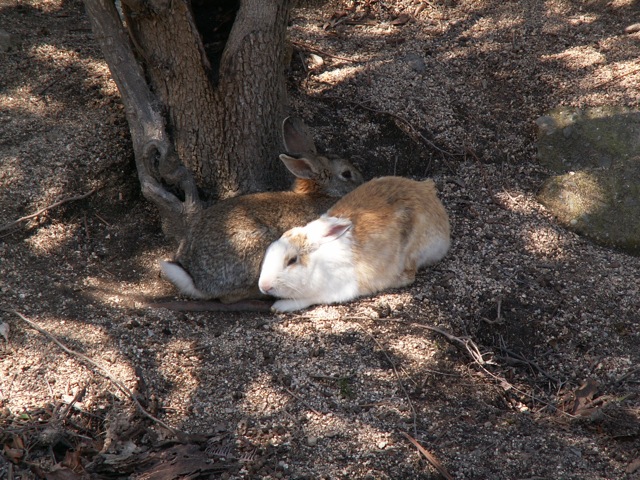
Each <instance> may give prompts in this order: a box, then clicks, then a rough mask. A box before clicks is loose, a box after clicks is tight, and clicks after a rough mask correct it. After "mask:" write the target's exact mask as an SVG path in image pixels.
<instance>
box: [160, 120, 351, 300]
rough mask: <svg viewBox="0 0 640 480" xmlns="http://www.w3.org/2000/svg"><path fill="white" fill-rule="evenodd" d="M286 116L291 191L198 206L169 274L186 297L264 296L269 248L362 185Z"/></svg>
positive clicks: (164, 264) (347, 165)
mask: <svg viewBox="0 0 640 480" xmlns="http://www.w3.org/2000/svg"><path fill="white" fill-rule="evenodd" d="M296 122H297V121H296V120H295V119H291V118H287V119H285V121H284V122H283V126H282V130H283V140H284V145H285V148H286V150H287V152H288V153H289V155H285V154H282V155H280V160H281V161H282V162H283V163H284V165H285V166H286V167H287V169H288V170H289V171H290V172H291V173H293V174H294V175H295V177H296V180H295V182H294V184H293V188H292V190H291V191H286V192H263V193H255V194H250V195H244V196H239V197H234V198H230V199H227V200H224V201H221V202H219V203H216V204H214V205H212V206H210V207H209V208H207V209H204V210H201V211H198V212H196V213H195V214H194V215H193V216H192V218H189V221H188V224H189V229H188V232H187V234H186V235H185V236H184V238H183V240H182V241H181V242H180V245H179V247H178V251H177V252H176V255H175V257H174V260H173V261H161V262H160V266H161V268H162V271H163V273H164V275H165V276H166V277H167V278H168V279H169V281H171V282H172V283H173V284H174V285H175V286H176V287H177V288H178V289H179V290H180V292H182V293H183V294H185V295H188V296H190V297H194V298H201V299H210V298H217V299H220V300H221V301H223V302H235V301H238V300H243V299H249V298H260V297H262V296H263V295H262V294H261V293H260V290H259V289H258V277H259V275H260V265H261V263H262V259H263V257H264V252H265V251H266V249H267V247H268V246H269V244H270V243H271V242H273V241H274V240H276V239H277V238H278V237H279V236H280V235H281V234H282V233H283V232H285V231H286V230H288V229H290V228H292V227H294V226H295V225H303V224H304V223H306V222H309V221H311V220H313V219H314V218H317V216H318V215H320V214H321V213H323V212H325V211H326V210H327V209H328V208H329V207H330V206H331V205H333V204H334V203H335V202H336V200H337V199H338V198H339V197H341V196H342V195H344V194H345V193H347V192H349V191H351V190H353V189H354V188H356V187H357V186H358V185H360V184H361V183H362V175H361V173H360V172H359V170H358V169H357V168H356V167H354V166H353V164H351V162H349V161H348V160H344V159H341V158H333V157H332V158H329V157H326V156H322V155H319V154H318V153H317V151H316V148H315V145H314V143H313V140H312V138H311V136H310V134H309V132H308V131H307V130H306V127H305V126H304V124H302V123H301V122H299V121H298V122H297V123H296Z"/></svg>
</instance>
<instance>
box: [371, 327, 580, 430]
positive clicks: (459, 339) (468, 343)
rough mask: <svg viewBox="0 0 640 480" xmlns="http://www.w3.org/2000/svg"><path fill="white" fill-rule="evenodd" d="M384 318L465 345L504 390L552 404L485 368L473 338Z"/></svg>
mask: <svg viewBox="0 0 640 480" xmlns="http://www.w3.org/2000/svg"><path fill="white" fill-rule="evenodd" d="M380 320H383V319H380ZM384 320H386V321H391V322H395V323H402V324H404V325H410V326H413V327H417V328H424V329H427V330H431V331H434V332H436V333H439V334H440V335H442V336H444V337H445V338H446V339H447V340H448V341H449V342H450V343H452V344H454V345H456V346H458V345H462V346H463V347H465V350H466V352H467V353H468V354H469V356H470V357H471V359H472V360H473V361H474V363H476V364H477V365H478V367H479V368H480V370H481V371H482V372H483V373H484V374H485V375H487V376H488V377H491V378H492V379H493V380H495V381H496V382H497V383H498V384H500V385H502V386H503V388H504V389H505V390H506V388H505V386H506V387H508V389H509V390H513V391H514V392H517V393H519V394H520V395H524V396H526V397H529V398H531V399H532V400H533V401H535V402H538V403H540V404H542V405H545V406H546V407H551V406H552V405H551V404H550V403H549V402H546V401H544V400H542V399H541V398H538V397H536V396H535V395H533V394H532V393H528V392H525V391H523V390H521V389H519V388H518V387H516V386H515V385H513V384H512V383H510V382H508V381H507V380H506V379H505V378H504V377H500V376H498V375H496V374H495V373H492V372H490V371H489V370H487V368H486V367H485V365H488V364H491V363H493V362H490V361H486V360H484V358H483V356H482V353H480V349H479V348H478V346H477V345H476V343H475V342H474V341H473V340H471V339H470V338H468V337H456V336H455V335H452V334H450V333H449V332H446V331H445V330H441V329H439V328H437V327H432V326H430V325H422V324H420V323H413V322H405V321H403V320H397V319H384ZM563 413H564V414H565V415H567V416H569V417H571V418H575V415H571V414H569V413H567V412H563Z"/></svg>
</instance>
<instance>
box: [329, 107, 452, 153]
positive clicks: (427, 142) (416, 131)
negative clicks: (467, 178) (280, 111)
mask: <svg viewBox="0 0 640 480" xmlns="http://www.w3.org/2000/svg"><path fill="white" fill-rule="evenodd" d="M317 98H320V99H327V100H337V101H340V102H346V103H350V104H352V105H356V106H358V107H360V108H363V109H365V110H369V111H370V112H374V113H380V114H382V115H388V116H390V117H393V118H395V119H396V120H398V121H399V122H400V123H403V124H404V125H406V126H407V127H409V130H410V131H411V132H413V133H414V134H415V135H416V136H418V137H419V138H420V140H422V141H423V142H424V143H426V144H427V145H429V146H430V147H431V148H433V149H434V150H437V151H439V152H440V153H442V154H444V155H449V156H451V157H454V156H459V155H460V154H456V153H451V152H448V151H446V150H443V149H442V148H440V147H438V146H437V145H436V144H435V143H433V142H432V141H431V140H429V139H428V138H427V137H425V136H424V135H422V133H420V131H419V130H418V129H417V128H416V127H414V126H413V124H412V123H411V122H409V120H407V119H405V118H403V117H401V116H400V115H396V114H395V113H391V112H387V111H386V110H378V109H377V108H373V107H369V106H368V105H365V104H364V103H360V102H356V101H354V100H347V99H346V98H340V97H337V96H333V95H323V96H321V97H317Z"/></svg>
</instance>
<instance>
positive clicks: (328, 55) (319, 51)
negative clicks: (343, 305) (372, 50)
mask: <svg viewBox="0 0 640 480" xmlns="http://www.w3.org/2000/svg"><path fill="white" fill-rule="evenodd" d="M291 43H292V44H293V45H295V46H296V47H298V48H300V49H303V50H308V51H310V52H313V53H319V54H320V55H325V56H327V57H331V58H335V59H338V60H343V61H345V62H349V63H364V62H363V61H362V60H354V59H352V58H346V57H340V56H338V55H334V54H333V53H329V52H326V51H324V50H320V49H319V48H316V47H312V46H310V45H306V44H304V43H302V42H291Z"/></svg>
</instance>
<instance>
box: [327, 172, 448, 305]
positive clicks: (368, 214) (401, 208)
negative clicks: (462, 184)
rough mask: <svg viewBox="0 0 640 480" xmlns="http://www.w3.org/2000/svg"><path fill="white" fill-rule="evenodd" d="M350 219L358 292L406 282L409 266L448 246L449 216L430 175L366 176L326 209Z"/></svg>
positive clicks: (438, 257) (422, 262)
mask: <svg viewBox="0 0 640 480" xmlns="http://www.w3.org/2000/svg"><path fill="white" fill-rule="evenodd" d="M327 214H328V215H329V216H335V217H342V218H349V219H350V220H351V221H352V222H353V232H352V235H353V239H354V263H355V267H356V271H357V274H358V279H359V281H360V283H361V290H362V293H363V294H365V293H373V292H376V291H379V290H382V289H385V288H389V287H397V286H403V285H406V284H408V283H411V282H412V281H413V279H414V276H415V271H416V270H417V269H418V268H420V267H422V266H425V265H431V264H434V263H436V262H438V261H439V260H441V259H442V258H443V257H444V256H445V254H446V253H447V251H448V249H449V244H450V226H449V217H448V215H447V213H446V210H445V209H444V206H443V205H442V203H441V202H440V200H439V199H438V197H437V192H436V187H435V183H434V182H433V181H432V180H425V181H421V182H417V181H414V180H410V179H407V178H402V177H382V178H378V179H374V180H371V181H370V182H368V183H365V184H364V185H362V186H360V187H359V188H358V189H356V190H354V191H353V192H351V193H349V194H347V195H345V196H344V197H343V198H342V199H341V200H339V201H338V202H337V203H336V204H335V205H334V206H333V207H332V208H331V209H330V210H329V212H328V213H327Z"/></svg>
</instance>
